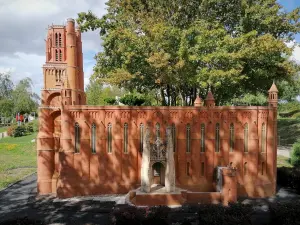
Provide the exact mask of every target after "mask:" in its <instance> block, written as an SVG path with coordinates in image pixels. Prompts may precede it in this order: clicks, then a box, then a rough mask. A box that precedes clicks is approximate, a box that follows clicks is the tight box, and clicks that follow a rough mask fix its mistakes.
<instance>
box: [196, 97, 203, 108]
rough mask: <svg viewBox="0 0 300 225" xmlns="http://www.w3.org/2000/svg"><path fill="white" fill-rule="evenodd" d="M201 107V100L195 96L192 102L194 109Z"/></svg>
mask: <svg viewBox="0 0 300 225" xmlns="http://www.w3.org/2000/svg"><path fill="white" fill-rule="evenodd" d="M201 105H202V99H201V98H200V97H199V96H198V95H197V98H196V99H195V101H194V106H195V107H200V106H201Z"/></svg>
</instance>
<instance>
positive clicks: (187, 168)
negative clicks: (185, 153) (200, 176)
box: [186, 162, 190, 176]
mask: <svg viewBox="0 0 300 225" xmlns="http://www.w3.org/2000/svg"><path fill="white" fill-rule="evenodd" d="M186 175H188V176H190V163H189V162H187V163H186Z"/></svg>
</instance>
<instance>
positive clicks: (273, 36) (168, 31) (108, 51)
mask: <svg viewBox="0 0 300 225" xmlns="http://www.w3.org/2000/svg"><path fill="white" fill-rule="evenodd" d="M107 6H108V13H107V14H106V15H104V16H103V17H102V18H98V17H97V16H96V15H94V14H93V13H92V12H91V11H89V12H87V13H84V12H82V13H79V14H78V19H77V22H78V23H79V25H80V27H81V30H82V31H88V30H90V29H91V30H95V29H98V28H100V35H101V37H102V39H103V52H100V53H99V54H98V55H97V56H96V60H97V64H96V66H95V67H94V75H93V77H94V78H95V79H96V78H97V79H98V80H100V81H102V82H108V83H110V84H115V85H118V86H122V87H125V88H126V89H128V90H129V91H132V90H134V89H136V90H137V91H138V92H140V93H147V92H149V91H150V90H155V91H156V92H157V93H158V94H157V96H156V98H157V100H159V101H160V102H161V104H162V105H178V104H181V105H192V104H193V100H194V99H195V97H196V95H197V93H200V96H201V97H202V98H204V97H205V95H206V93H207V87H208V86H209V85H211V86H212V89H213V93H214V95H215V98H216V101H217V103H224V102H228V101H229V100H230V98H231V97H232V96H234V97H237V96H240V95H242V94H243V93H250V94H254V93H257V92H260V93H264V92H266V90H268V89H269V87H270V86H271V83H272V81H273V79H275V80H276V81H287V82H292V80H293V78H294V77H295V74H296V71H297V65H296V64H295V62H293V61H291V60H289V56H291V54H292V50H293V47H292V48H289V47H287V45H286V44H285V43H286V42H289V41H291V40H292V39H293V38H294V36H295V34H296V33H297V32H298V31H299V21H298V19H299V11H300V9H299V8H297V9H295V10H294V11H292V12H290V13H286V12H284V11H283V10H282V6H281V5H280V4H279V3H277V2H276V0H253V1H244V0H233V1H232V0H222V1H219V0H200V1H188V2H186V1H179V0H172V1H171V0H165V1H156V0H149V1H142V0H128V1H118V0H109V1H108V2H107ZM283 86H284V85H283ZM285 87H286V86H285ZM224 90H226V91H224Z"/></svg>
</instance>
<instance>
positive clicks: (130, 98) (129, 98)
mask: <svg viewBox="0 0 300 225" xmlns="http://www.w3.org/2000/svg"><path fill="white" fill-rule="evenodd" d="M120 102H121V103H123V104H124V105H129V106H141V105H143V104H144V103H145V102H146V97H145V96H143V95H141V94H138V93H134V94H127V95H125V96H123V97H122V98H120Z"/></svg>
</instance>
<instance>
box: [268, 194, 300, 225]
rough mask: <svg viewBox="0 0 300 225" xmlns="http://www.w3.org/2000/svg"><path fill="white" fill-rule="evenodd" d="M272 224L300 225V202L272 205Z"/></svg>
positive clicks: (270, 208) (270, 205) (270, 206)
mask: <svg viewBox="0 0 300 225" xmlns="http://www.w3.org/2000/svg"><path fill="white" fill-rule="evenodd" d="M269 210H270V219H271V220H270V224H280V225H291V224H293V225H299V224H300V220H299V214H300V202H299V200H298V201H297V200H296V201H295V200H294V201H292V202H285V203H270V204H269Z"/></svg>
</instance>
